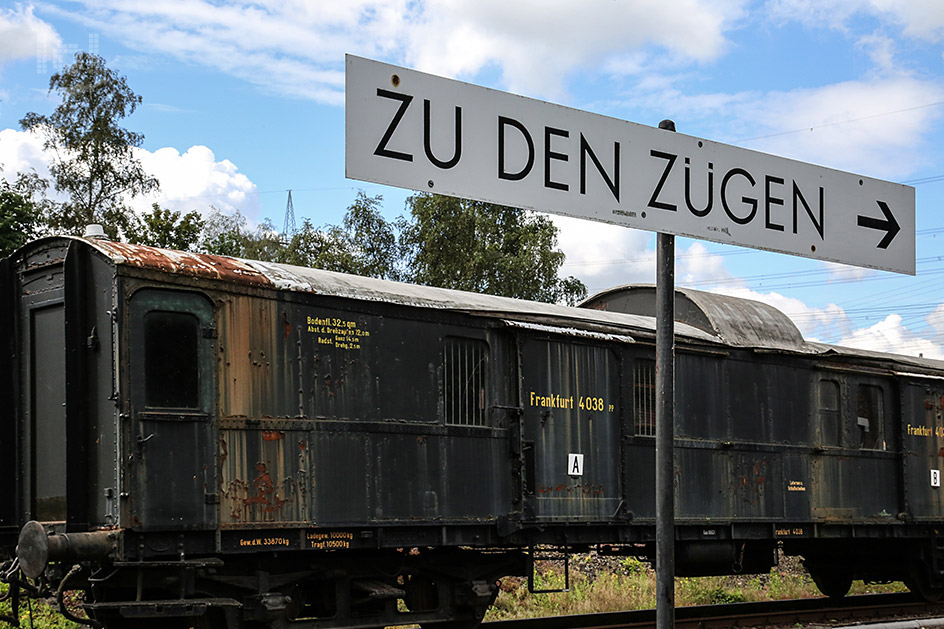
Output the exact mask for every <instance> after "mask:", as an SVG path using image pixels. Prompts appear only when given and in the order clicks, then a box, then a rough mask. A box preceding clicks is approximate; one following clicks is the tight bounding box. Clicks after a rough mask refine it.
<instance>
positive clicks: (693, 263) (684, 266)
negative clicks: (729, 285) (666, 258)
mask: <svg viewBox="0 0 944 629" xmlns="http://www.w3.org/2000/svg"><path fill="white" fill-rule="evenodd" d="M732 280H735V278H734V277H733V276H732V275H731V273H730V272H729V271H728V269H727V268H726V267H725V266H724V257H723V256H720V255H716V254H713V253H711V252H709V251H708V248H707V247H705V245H703V244H702V243H700V242H693V243H692V244H691V246H690V247H689V248H688V249H687V250H683V251H681V252H679V254H678V255H677V256H676V262H675V283H676V285H677V286H684V285H686V284H689V285H691V284H695V285H700V284H705V283H710V282H731V281H732Z"/></svg>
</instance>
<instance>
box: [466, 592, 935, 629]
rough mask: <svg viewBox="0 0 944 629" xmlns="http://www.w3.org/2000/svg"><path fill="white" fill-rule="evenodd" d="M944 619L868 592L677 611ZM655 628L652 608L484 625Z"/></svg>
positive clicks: (489, 628)
mask: <svg viewBox="0 0 944 629" xmlns="http://www.w3.org/2000/svg"><path fill="white" fill-rule="evenodd" d="M942 615H944V604H941V603H935V604H928V603H924V602H919V601H916V600H915V599H914V598H913V597H912V596H911V595H910V594H867V595H862V596H848V597H846V598H843V599H841V600H838V601H832V600H829V599H825V598H812V599H797V600H787V601H771V602H762V603H732V604H728V605H702V606H694V607H679V608H677V609H676V610H675V626H676V627H678V628H689V627H690V628H696V627H697V628H699V629H713V628H718V629H720V628H722V627H779V626H783V627H790V626H794V625H797V624H800V625H802V626H809V625H811V624H815V623H819V624H823V625H826V626H830V625H836V624H837V623H838V624H845V623H848V622H850V621H856V620H860V621H861V620H864V619H881V620H888V619H895V620H901V619H908V618H930V617H935V616H942ZM655 626H656V614H655V610H654V609H644V610H638V611H625V612H606V613H599V614H583V615H576V616H556V617H547V618H526V619H522V620H503V621H496V622H489V623H486V624H485V625H484V627H485V628H486V629H616V628H617V627H619V628H622V627H632V628H634V629H635V628H648V627H655Z"/></svg>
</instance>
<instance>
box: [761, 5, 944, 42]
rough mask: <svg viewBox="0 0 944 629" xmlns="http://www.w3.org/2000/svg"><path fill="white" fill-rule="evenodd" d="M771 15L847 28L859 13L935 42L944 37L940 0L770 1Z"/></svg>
mask: <svg viewBox="0 0 944 629" xmlns="http://www.w3.org/2000/svg"><path fill="white" fill-rule="evenodd" d="M768 7H769V9H770V14H771V16H772V17H774V18H775V19H779V20H795V21H799V22H801V23H803V24H805V25H806V26H815V27H826V28H833V29H846V28H847V27H848V22H849V20H851V19H852V18H854V17H856V16H858V15H864V16H868V17H873V18H878V19H881V20H883V21H889V22H891V23H894V24H897V25H898V26H900V27H901V28H902V31H903V32H904V34H905V35H907V36H909V37H914V38H918V39H923V40H926V41H931V42H937V41H940V40H941V39H942V38H944V4H942V3H941V2H940V0H832V1H830V2H823V1H822V0H771V2H769V3H768Z"/></svg>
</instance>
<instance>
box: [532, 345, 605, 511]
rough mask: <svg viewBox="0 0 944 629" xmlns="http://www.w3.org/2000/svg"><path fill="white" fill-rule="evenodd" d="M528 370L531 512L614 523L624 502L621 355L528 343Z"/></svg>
mask: <svg viewBox="0 0 944 629" xmlns="http://www.w3.org/2000/svg"><path fill="white" fill-rule="evenodd" d="M521 369H522V378H521V384H522V388H521V395H522V403H523V404H522V405H523V408H524V413H523V416H522V421H523V429H522V441H523V446H524V448H523V450H524V458H525V486H526V491H525V495H526V498H527V500H528V501H529V502H530V509H529V510H530V511H531V512H532V513H533V514H534V516H535V519H537V520H544V521H569V520H579V521H585V520H591V521H592V520H610V519H612V518H613V517H614V516H615V514H616V512H617V510H618V509H619V506H620V502H621V498H620V497H621V495H622V491H621V487H620V473H619V469H620V429H619V421H618V417H619V414H618V409H617V404H618V399H619V359H618V357H617V355H616V353H615V352H613V351H612V350H610V349H607V348H605V347H597V346H592V345H582V344H578V343H574V342H557V341H550V340H540V339H528V338H523V339H522V341H521Z"/></svg>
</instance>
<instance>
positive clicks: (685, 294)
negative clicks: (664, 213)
mask: <svg viewBox="0 0 944 629" xmlns="http://www.w3.org/2000/svg"><path fill="white" fill-rule="evenodd" d="M580 307H581V308H593V309H595V310H604V311H607V312H622V313H627V314H635V315H644V316H649V317H654V316H656V287H655V286H652V285H649V284H643V285H638V284H628V285H625V286H617V287H614V288H610V289H607V290H605V291H602V292H599V293H597V294H596V295H593V296H592V297H589V298H588V299H586V300H585V301H584V302H583V303H581V304H580ZM675 320H676V321H678V322H680V323H685V324H688V325H690V326H692V327H695V328H698V329H700V330H703V331H705V332H708V333H709V334H714V335H716V336H718V337H720V338H721V339H722V340H723V341H724V342H725V343H728V344H729V345H734V346H737V347H756V348H764V349H784V350H790V351H795V352H810V351H812V348H810V347H809V346H808V345H807V344H806V341H804V340H803V335H802V334H801V333H800V330H799V329H797V327H796V325H794V323H793V321H791V320H790V319H789V317H787V315H785V314H783V313H782V312H780V311H779V310H777V309H776V308H774V307H773V306H768V305H767V304H764V303H761V302H759V301H753V300H750V299H741V298H740V297H729V296H727V295H717V294H715V293H706V292H704V291H700V290H693V289H690V288H676V289H675Z"/></svg>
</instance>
